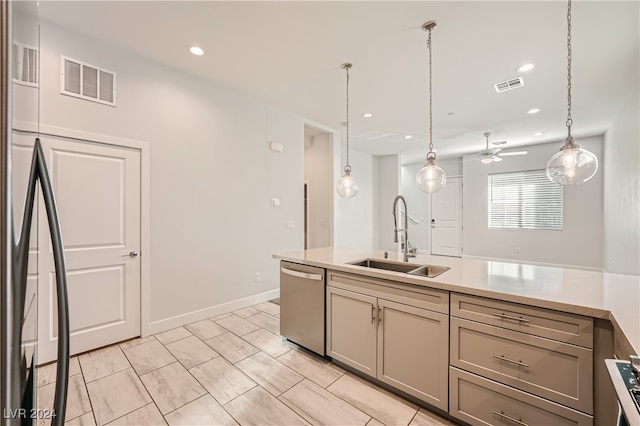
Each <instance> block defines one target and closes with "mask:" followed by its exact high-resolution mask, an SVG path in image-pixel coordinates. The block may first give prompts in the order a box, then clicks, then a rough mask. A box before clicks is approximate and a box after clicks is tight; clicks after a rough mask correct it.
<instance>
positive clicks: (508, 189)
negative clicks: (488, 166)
mask: <svg viewBox="0 0 640 426" xmlns="http://www.w3.org/2000/svg"><path fill="white" fill-rule="evenodd" d="M488 195H489V215H488V216H489V229H554V230H562V205H563V191H562V186H560V185H556V184H555V183H553V182H551V181H550V180H549V178H548V177H547V174H546V172H545V170H530V171H524V172H515V173H495V174H490V175H489V182H488Z"/></svg>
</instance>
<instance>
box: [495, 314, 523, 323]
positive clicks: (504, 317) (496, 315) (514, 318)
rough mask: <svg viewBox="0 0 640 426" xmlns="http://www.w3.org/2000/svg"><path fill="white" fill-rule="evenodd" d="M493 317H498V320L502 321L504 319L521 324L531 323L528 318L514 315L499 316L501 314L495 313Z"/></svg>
mask: <svg viewBox="0 0 640 426" xmlns="http://www.w3.org/2000/svg"><path fill="white" fill-rule="evenodd" d="M493 316H495V317H498V318H500V319H504V320H511V321H518V322H521V323H528V322H530V321H529V320H528V319H526V318H522V317H514V316H512V315H507V314H505V313H501V314H499V313H496V312H494V314H493Z"/></svg>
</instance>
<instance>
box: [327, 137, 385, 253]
mask: <svg viewBox="0 0 640 426" xmlns="http://www.w3.org/2000/svg"><path fill="white" fill-rule="evenodd" d="M342 158H345V159H346V146H344V145H343V150H342ZM349 163H350V165H351V175H352V176H353V177H354V178H355V179H356V181H357V182H358V186H359V187H360V191H359V192H358V193H357V194H356V196H355V197H353V198H342V197H340V196H339V195H337V191H336V184H337V183H338V179H339V177H338V178H336V180H335V182H333V187H332V188H331V190H332V191H333V193H334V194H336V195H335V197H336V198H335V200H336V207H337V208H336V222H337V223H339V224H340V227H339V229H338V230H337V232H336V233H335V238H334V245H335V246H336V247H354V248H373V209H372V208H371V206H372V203H373V194H374V191H375V188H374V184H373V182H374V181H373V157H372V156H371V155H370V154H366V153H364V152H361V151H357V150H354V149H350V150H349ZM344 164H345V163H344V162H343V163H342V168H341V169H340V171H341V172H342V174H344ZM342 174H341V176H342Z"/></svg>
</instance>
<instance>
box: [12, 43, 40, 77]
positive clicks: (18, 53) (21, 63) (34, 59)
mask: <svg viewBox="0 0 640 426" xmlns="http://www.w3.org/2000/svg"><path fill="white" fill-rule="evenodd" d="M13 58H14V60H13V81H14V82H16V83H18V84H22V85H24V86H31V87H38V48H37V47H34V46H27V45H26V44H22V43H18V42H14V43H13Z"/></svg>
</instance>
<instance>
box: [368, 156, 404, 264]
mask: <svg viewBox="0 0 640 426" xmlns="http://www.w3.org/2000/svg"><path fill="white" fill-rule="evenodd" d="M373 182H374V195H373V204H372V205H373V223H374V227H373V230H374V233H373V246H374V248H376V249H378V250H388V251H395V250H398V244H397V243H394V242H393V200H394V198H395V197H396V195H398V194H399V193H400V161H399V158H398V156H397V155H382V156H377V157H374V160H373Z"/></svg>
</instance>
